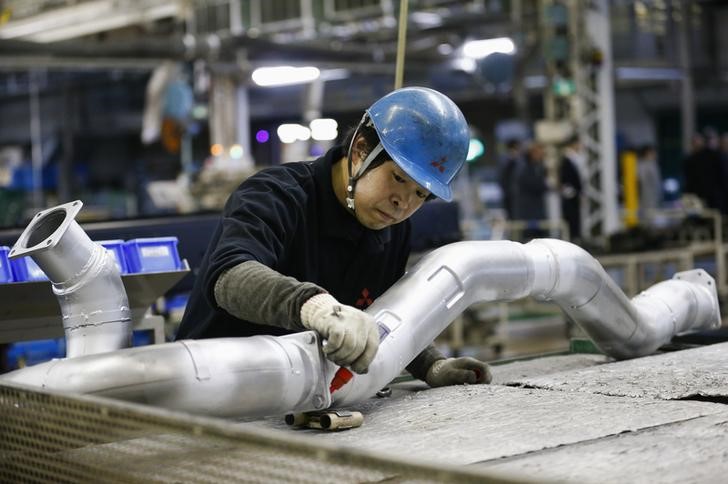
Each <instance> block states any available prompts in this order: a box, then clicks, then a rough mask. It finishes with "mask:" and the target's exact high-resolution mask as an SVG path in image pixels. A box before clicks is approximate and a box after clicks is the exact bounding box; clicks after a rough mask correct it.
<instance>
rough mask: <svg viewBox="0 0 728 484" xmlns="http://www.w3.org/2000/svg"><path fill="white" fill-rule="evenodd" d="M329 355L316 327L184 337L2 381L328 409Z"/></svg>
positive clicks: (254, 406) (245, 411)
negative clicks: (285, 331)
mask: <svg viewBox="0 0 728 484" xmlns="http://www.w3.org/2000/svg"><path fill="white" fill-rule="evenodd" d="M323 361H324V360H323V356H322V353H321V352H320V350H319V344H318V338H317V336H316V334H315V333H314V332H312V331H308V332H305V333H296V334H292V335H287V336H281V337H275V336H253V337H250V338H219V339H207V340H186V341H178V342H175V343H165V344H161V345H152V346H141V347H136V348H128V349H124V350H119V351H114V352H112V353H105V354H98V355H89V356H81V357H78V358H67V359H64V360H55V361H50V362H47V363H41V364H38V365H35V366H32V367H29V368H24V369H22V370H16V371H13V372H10V373H7V374H5V375H2V376H0V381H8V382H15V383H21V384H25V385H32V386H39V387H44V388H50V389H57V390H63V391H69V392H73V393H82V394H90V395H98V396H104V397H110V398H116V399H120V400H125V401H130V402H137V403H145V404H150V405H155V406H159V407H164V408H168V409H170V410H179V411H184V412H191V413H196V414H204V415H213V416H219V417H241V416H265V415H279V414H283V413H286V412H289V411H294V412H304V411H311V410H321V409H324V408H326V407H328V406H329V405H330V403H331V397H330V394H329V392H328V386H327V385H328V383H327V381H326V380H325V379H324V378H323V369H322V364H323Z"/></svg>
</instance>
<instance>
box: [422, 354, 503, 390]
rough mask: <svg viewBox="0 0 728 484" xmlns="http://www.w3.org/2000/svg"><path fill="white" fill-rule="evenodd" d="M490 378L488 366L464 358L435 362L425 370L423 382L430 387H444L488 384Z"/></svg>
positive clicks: (469, 358)
mask: <svg viewBox="0 0 728 484" xmlns="http://www.w3.org/2000/svg"><path fill="white" fill-rule="evenodd" d="M492 378H493V376H492V375H491V374H490V368H489V367H488V365H486V364H485V363H483V362H482V361H480V360H476V359H475V358H471V357H469V356H465V357H462V358H447V359H445V360H437V361H436V362H434V363H433V364H432V366H430V369H429V370H427V376H426V377H425V381H426V382H427V384H428V385H430V386H431V387H444V386H448V385H460V384H462V383H490V380H491V379H492Z"/></svg>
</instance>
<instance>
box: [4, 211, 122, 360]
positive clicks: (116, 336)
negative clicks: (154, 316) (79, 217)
mask: <svg viewBox="0 0 728 484" xmlns="http://www.w3.org/2000/svg"><path fill="white" fill-rule="evenodd" d="M82 206H83V203H82V202H81V201H79V200H77V201H75V202H70V203H66V204H63V205H58V206H56V207H53V208H50V209H48V210H44V211H41V212H38V213H37V214H36V215H35V217H34V218H33V220H32V221H31V222H30V224H29V225H28V226H27V227H26V228H25V230H24V231H23V233H22V234H21V235H20V238H19V239H18V241H17V242H16V243H15V245H14V246H13V248H12V249H11V251H10V258H15V257H22V256H28V257H31V258H32V259H33V260H34V261H35V262H36V264H38V267H40V268H41V270H43V272H44V273H45V274H46V275H47V276H48V279H50V281H51V283H52V287H53V293H54V294H55V295H56V298H57V299H58V303H59V305H60V307H61V316H62V319H63V327H64V330H65V335H66V355H67V356H68V357H69V358H70V357H77V356H83V355H90V354H95V353H104V352H107V351H114V350H118V349H121V348H127V347H129V346H130V345H131V331H132V329H131V312H130V310H129V302H128V299H127V296H126V290H125V289H124V284H123V282H122V281H121V275H120V274H119V269H118V268H117V266H116V262H115V261H114V259H113V257H112V256H111V255H110V254H109V253H108V252H107V251H106V250H105V249H104V248H103V247H102V246H100V245H99V244H97V243H95V242H92V241H91V239H90V238H89V237H88V235H87V234H86V232H84V230H83V229H82V228H81V226H80V225H78V223H77V222H76V220H75V216H76V214H77V213H78V212H79V211H80V210H81V207H82Z"/></svg>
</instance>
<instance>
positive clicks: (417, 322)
mask: <svg viewBox="0 0 728 484" xmlns="http://www.w3.org/2000/svg"><path fill="white" fill-rule="evenodd" d="M62 207H63V206H62ZM79 208H80V207H79ZM43 213H44V212H41V214H43ZM52 213H58V207H57V208H55V209H50V210H49V211H46V212H45V214H46V216H49V215H50V214H52ZM39 215H40V214H39ZM42 218H43V217H42ZM64 221H65V219H64ZM31 225H32V224H31ZM28 229H30V226H29V227H28ZM28 229H26V231H27V230H28ZM79 230H80V227H79ZM84 235H85V234H84ZM21 238H22V237H21ZM37 239H38V240H37V242H38V243H42V241H43V240H45V236H44V237H43V238H42V240H41V238H40V237H38V238H37ZM34 240H35V239H34ZM39 253H40V254H42V252H39ZM35 257H38V254H35V255H34V258H35ZM36 260H37V261H38V262H39V264H40V263H41V262H42V261H41V260H40V259H36ZM56 263H58V264H59V265H63V264H61V261H56ZM44 265H45V266H47V267H48V268H49V269H50V270H51V273H53V271H58V272H64V271H65V270H66V269H64V268H63V267H55V265H54V264H44ZM50 275H51V274H49V276H50ZM54 277H55V276H54ZM106 290H107V291H113V290H111V289H109V288H107V289H106ZM527 296H531V297H534V298H536V299H539V300H543V301H552V302H554V303H555V304H557V305H559V306H560V307H561V308H562V309H563V310H564V312H566V313H567V314H568V315H569V316H570V317H571V318H572V319H573V320H574V321H575V322H577V323H578V324H579V325H580V326H581V327H582V328H583V329H584V330H585V331H586V332H587V333H588V334H589V336H590V337H591V338H592V339H593V340H594V342H595V343H596V345H597V346H599V348H601V349H602V350H603V351H604V352H605V353H607V354H608V355H611V356H613V357H615V358H620V359H621V358H633V357H638V356H643V355H647V354H650V353H652V352H654V351H655V350H656V349H657V348H659V347H660V346H661V345H663V344H664V343H667V342H668V341H670V339H671V338H672V336H673V335H675V334H678V333H681V332H684V331H688V330H693V329H707V328H714V327H717V326H719V325H720V313H719V309H718V298H717V292H716V288H715V281H714V280H713V279H712V278H711V277H710V276H709V275H708V274H707V273H705V272H704V271H703V270H700V269H698V270H693V271H685V272H681V273H678V274H676V275H675V277H674V278H673V279H672V280H670V281H665V282H661V283H659V284H657V285H655V286H653V287H651V288H650V289H648V290H647V291H645V292H643V293H642V294H640V295H638V296H636V297H634V298H633V299H632V300H631V301H630V300H629V299H627V297H626V296H625V295H624V293H623V292H622V291H621V289H620V288H619V287H618V286H617V285H616V284H615V283H614V281H612V279H611V278H610V277H609V275H608V274H607V273H606V272H605V271H604V269H603V268H602V267H601V265H600V264H599V263H598V262H597V261H596V260H595V259H594V258H593V257H592V256H591V255H589V254H588V253H587V252H586V251H584V250H583V249H581V248H579V247H578V246H576V245H574V244H571V243H568V242H564V241H560V240H554V239H538V240H534V241H531V242H529V243H528V244H520V243H517V242H508V241H477V242H459V243H456V244H450V245H448V246H445V247H442V248H440V249H437V250H435V251H433V252H431V253H430V254H428V255H427V256H425V257H424V258H423V259H422V260H421V261H420V262H419V263H418V264H416V265H415V266H414V267H413V268H412V269H411V270H410V271H408V273H407V274H406V275H405V276H404V277H403V278H402V279H401V280H400V281H399V282H397V283H396V284H395V285H394V286H392V287H391V288H390V289H389V290H388V291H387V292H386V293H385V294H383V295H382V296H381V297H379V298H378V299H377V300H376V301H375V302H374V304H372V306H370V307H369V308H368V309H367V312H368V313H369V314H371V315H372V316H373V317H374V319H375V321H376V322H377V324H378V325H379V328H380V334H381V335H382V341H381V343H380V347H379V351H378V352H377V355H376V357H375V358H374V360H373V362H372V364H371V365H370V367H369V372H368V373H367V374H366V375H356V376H355V378H354V379H353V380H352V381H350V382H349V383H348V384H346V385H345V386H344V387H343V388H341V389H340V390H338V391H337V392H335V393H334V394H333V400H332V395H330V394H329V392H328V390H327V383H328V382H329V381H330V380H331V378H332V376H333V375H334V373H335V372H336V370H337V368H336V366H335V365H333V364H332V363H330V362H328V361H326V360H325V359H324V357H323V354H322V352H321V348H320V344H319V341H318V340H317V338H316V335H315V333H313V332H304V333H296V334H292V335H288V336H282V337H275V336H254V337H250V338H222V339H210V340H199V341H180V342H176V343H167V344H163V345H156V346H146V347H141V348H130V349H123V350H119V351H113V352H110V353H105V354H95V355H90V356H83V357H79V358H70V359H65V360H56V361H52V362H48V363H42V364H39V365H36V366H33V367H30V368H26V369H22V370H17V371H14V372H11V373H8V374H6V375H2V376H0V381H10V382H17V383H23V384H29V385H35V386H42V387H46V388H54V389H63V390H66V391H72V392H78V393H90V394H95V395H103V396H109V397H113V398H120V399H124V400H130V401H137V402H142V403H149V404H153V405H159V406H164V407H167V408H172V409H176V410H182V411H189V412H194V413H203V414H210V415H218V416H258V415H273V414H280V413H286V412H299V411H307V410H321V409H323V408H326V407H328V406H329V405H331V404H332V403H333V404H334V405H336V406H341V405H347V404H351V403H355V402H357V401H360V400H363V399H366V398H369V397H370V396H372V395H374V394H375V393H376V392H377V391H378V390H379V389H380V388H382V387H383V386H385V385H386V384H387V383H388V382H390V381H391V380H392V379H393V378H394V377H396V376H397V375H399V374H400V372H401V371H402V370H403V369H404V367H405V366H406V365H408V364H409V363H410V362H411V361H412V360H413V359H414V358H415V356H416V355H417V354H419V353H420V352H421V351H422V350H423V349H424V348H425V347H426V346H427V345H428V344H430V343H431V342H432V341H433V340H434V339H435V337H437V335H438V334H440V333H441V332H442V331H443V330H444V329H445V328H446V327H447V326H448V325H449V324H450V323H451V322H452V321H453V320H454V319H455V318H456V317H457V316H458V315H459V314H460V313H461V312H462V311H463V310H465V309H466V308H467V307H468V306H470V305H471V304H473V303H475V302H480V301H484V302H500V301H513V300H516V299H521V298H524V297H527Z"/></svg>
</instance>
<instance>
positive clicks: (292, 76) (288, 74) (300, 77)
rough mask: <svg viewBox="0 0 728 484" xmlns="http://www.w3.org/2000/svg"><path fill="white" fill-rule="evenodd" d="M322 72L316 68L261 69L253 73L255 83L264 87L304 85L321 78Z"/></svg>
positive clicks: (279, 67) (281, 67) (285, 67)
mask: <svg viewBox="0 0 728 484" xmlns="http://www.w3.org/2000/svg"><path fill="white" fill-rule="evenodd" d="M320 75H321V71H319V70H318V68H316V67H293V66H276V67H259V68H258V69H256V70H254V71H253V74H252V78H253V82H255V83H256V84H257V85H259V86H262V87H275V86H289V85H291V84H303V83H306V82H312V81H315V80H316V79H318V78H319V76H320Z"/></svg>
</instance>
